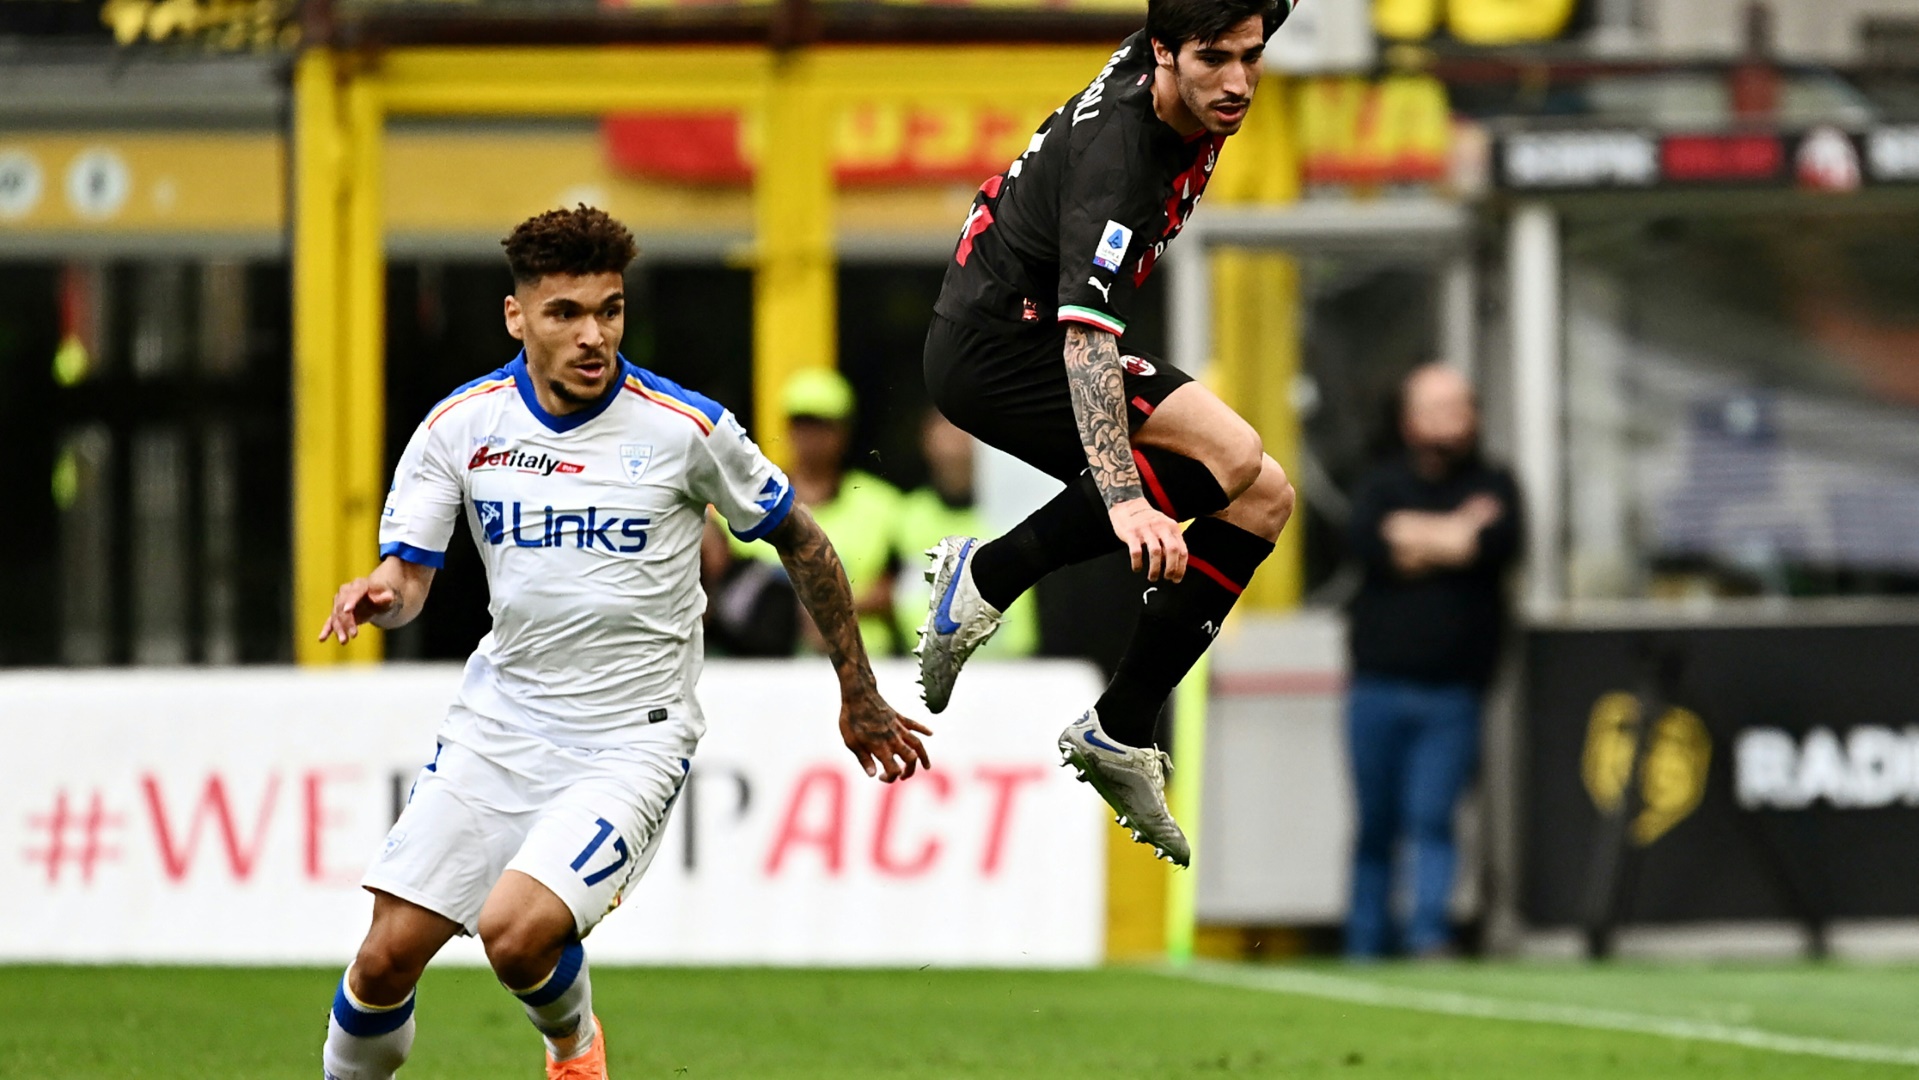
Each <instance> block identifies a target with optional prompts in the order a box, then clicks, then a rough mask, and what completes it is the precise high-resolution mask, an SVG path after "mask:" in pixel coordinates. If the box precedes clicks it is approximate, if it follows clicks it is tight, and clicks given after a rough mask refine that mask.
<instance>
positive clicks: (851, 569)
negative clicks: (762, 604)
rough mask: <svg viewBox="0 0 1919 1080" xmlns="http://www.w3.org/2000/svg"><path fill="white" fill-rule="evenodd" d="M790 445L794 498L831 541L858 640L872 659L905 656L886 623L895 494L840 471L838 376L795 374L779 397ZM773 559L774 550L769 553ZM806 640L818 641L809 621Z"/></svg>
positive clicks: (749, 547) (847, 389)
mask: <svg viewBox="0 0 1919 1080" xmlns="http://www.w3.org/2000/svg"><path fill="white" fill-rule="evenodd" d="M780 405H781V408H782V409H783V410H784V411H785V413H786V421H787V440H788V444H789V445H790V446H791V447H792V451H793V459H792V468H791V469H790V470H789V471H788V475H789V476H790V478H791V479H792V481H793V494H794V495H795V496H796V497H797V498H798V499H799V501H800V502H802V503H804V504H805V505H806V506H807V508H808V509H810V510H811V511H812V512H813V517H814V519H815V520H817V521H818V522H819V523H820V527H821V528H822V529H824V530H826V535H827V536H829V537H831V538H832V540H833V548H834V550H835V551H838V552H839V556H840V562H841V563H843V564H844V565H845V567H846V580H847V582H848V583H849V584H850V585H851V586H852V587H853V603H854V610H856V611H857V612H858V613H859V616H860V636H861V637H862V638H864V639H865V640H866V647H867V650H868V651H869V652H871V653H872V654H873V655H875V656H893V655H898V654H899V653H901V652H904V651H905V650H904V647H903V644H902V642H903V640H904V639H903V638H902V637H901V635H900V631H899V627H898V626H897V625H896V624H895V623H894V621H893V581H894V577H895V571H896V570H897V569H898V566H899V562H898V560H897V558H896V557H895V554H894V551H893V538H894V535H895V533H896V522H897V520H898V517H899V511H900V492H899V489H898V488H896V487H894V486H893V485H891V484H889V483H887V482H886V481H884V480H881V479H880V478H879V477H877V476H874V475H873V474H871V473H868V472H864V471H862V470H859V469H849V468H847V467H846V452H847V447H848V445H849V443H850V442H851V440H852V434H853V427H852V425H853V415H854V401H853V388H852V386H851V385H849V384H848V383H847V381H846V379H845V378H844V377H842V376H841V375H840V373H839V372H837V371H832V370H830V369H826V368H809V369H807V370H805V371H801V372H799V373H797V374H795V375H794V376H793V377H792V378H791V379H789V380H788V381H787V383H786V387H785V389H784V391H783V392H782V394H781V396H780ZM731 547H732V552H733V554H734V556H735V557H738V558H749V559H762V560H765V559H766V553H765V552H762V551H761V550H760V549H761V548H764V547H766V545H765V544H741V543H738V542H734V543H732V544H731ZM774 555H775V557H777V552H776V553H774ZM804 625H805V627H806V635H805V636H806V640H807V641H809V642H812V643H814V644H816V645H817V644H818V642H817V638H818V634H817V632H816V631H814V630H813V628H812V626H811V624H810V623H805V624H804Z"/></svg>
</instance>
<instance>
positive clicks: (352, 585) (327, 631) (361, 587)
mask: <svg viewBox="0 0 1919 1080" xmlns="http://www.w3.org/2000/svg"><path fill="white" fill-rule="evenodd" d="M399 602H400V596H399V594H398V593H396V592H394V591H393V589H392V587H390V586H387V585H376V584H374V583H373V580H372V579H371V578H354V579H353V580H352V581H349V582H347V583H346V584H345V585H342V586H340V591H339V592H337V593H334V594H333V611H332V613H331V614H329V615H328V616H327V620H326V625H325V626H322V627H321V628H320V640H321V641H325V640H326V639H327V638H330V637H337V638H339V639H340V644H342V645H345V644H346V643H347V642H349V641H351V640H353V639H354V638H356V637H359V636H360V624H361V623H364V622H369V621H371V620H372V619H373V617H374V616H375V615H379V614H381V613H382V612H385V611H388V610H391V609H392V607H393V605H394V604H397V603H399Z"/></svg>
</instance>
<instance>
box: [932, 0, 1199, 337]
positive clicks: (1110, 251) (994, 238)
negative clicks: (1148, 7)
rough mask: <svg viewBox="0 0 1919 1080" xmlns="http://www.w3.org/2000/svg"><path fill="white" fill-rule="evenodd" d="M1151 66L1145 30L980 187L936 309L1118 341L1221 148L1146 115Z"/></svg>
mask: <svg viewBox="0 0 1919 1080" xmlns="http://www.w3.org/2000/svg"><path fill="white" fill-rule="evenodd" d="M1153 68H1154V61H1153V46H1152V42H1151V41H1150V40H1148V38H1147V37H1146V32H1145V31H1143V30H1142V31H1140V32H1139V33H1136V34H1134V35H1133V36H1132V37H1129V38H1127V39H1126V41H1125V42H1124V43H1122V44H1121V45H1120V47H1119V48H1118V50H1116V51H1115V52H1114V53H1113V56H1112V59H1110V60H1108V61H1107V62H1106V66H1105V67H1103V68H1101V69H1100V72H1099V75H1098V76H1097V77H1095V78H1094V79H1093V81H1092V83H1091V84H1089V85H1088V86H1087V87H1086V89H1084V90H1081V91H1080V92H1079V93H1077V94H1075V95H1073V97H1072V98H1070V99H1069V100H1068V101H1067V102H1066V104H1065V105H1062V106H1060V107H1059V108H1058V109H1057V110H1055V111H1054V112H1053V114H1052V115H1051V116H1049V117H1047V118H1046V122H1045V123H1043V124H1041V125H1040V127H1039V130H1038V131H1036V132H1034V133H1033V139H1032V142H1030V143H1029V144H1028V145H1027V147H1026V152H1025V153H1024V154H1021V155H1020V156H1019V159H1018V160H1016V161H1014V162H1013V164H1012V165H1011V166H1009V167H1008V168H1007V170H1006V171H1005V172H1003V173H1000V174H999V175H998V176H995V177H993V178H992V179H990V180H988V181H986V183H985V184H983V185H981V187H980V190H979V194H978V195H976V196H974V198H973V205H972V209H971V210H970V211H969V212H968V213H967V216H966V224H965V227H964V228H963V229H962V231H961V234H960V238H959V245H958V247H957V248H956V249H955V250H954V253H953V261H952V263H950V264H949V265H948V266H947V268H946V280H945V281H944V282H943V283H942V284H941V286H940V296H939V301H938V303H936V304H935V305H934V310H935V311H937V312H938V313H939V314H941V315H943V316H945V317H946V318H949V319H952V320H954V321H955V322H961V323H967V324H970V325H974V326H978V327H981V328H982V329H992V328H994V327H1004V326H1007V325H1008V324H1013V325H1015V326H1017V325H1019V324H1022V323H1023V324H1034V323H1051V322H1054V321H1056V320H1057V321H1060V322H1080V323H1084V324H1086V325H1089V326H1094V327H1098V328H1099V329H1102V330H1107V331H1111V332H1112V333H1114V334H1123V333H1125V331H1126V320H1127V317H1128V310H1129V308H1130V306H1131V302H1132V299H1133V295H1134V294H1135V293H1136V292H1137V291H1138V290H1139V287H1140V285H1142V284H1143V283H1144V282H1145V281H1146V278H1147V277H1148V275H1150V274H1152V272H1153V265H1154V264H1155V263H1156V262H1157V261H1158V260H1159V258H1160V256H1161V255H1162V254H1164V253H1165V251H1166V245H1167V243H1168V242H1169V241H1171V240H1172V239H1173V237H1175V236H1177V235H1179V231H1180V229H1181V228H1182V227H1183V226H1184V225H1185V224H1186V219H1187V218H1188V217H1189V216H1191V214H1192V212H1193V208H1194V206H1195V205H1196V204H1198V202H1199V197H1200V194H1201V193H1202V192H1204V191H1205V190H1206V182H1207V180H1208V179H1210V178H1211V177H1212V175H1213V166H1214V164H1215V163H1217V162H1218V160H1219V151H1220V147H1221V146H1222V145H1223V144H1224V143H1225V141H1226V137H1225V136H1223V135H1213V134H1210V133H1208V132H1206V131H1204V130H1201V131H1199V132H1197V133H1195V134H1194V135H1192V136H1189V137H1188V136H1181V135H1180V134H1179V133H1178V132H1176V131H1174V130H1173V129H1172V127H1170V126H1169V125H1168V124H1167V123H1166V122H1165V121H1163V120H1161V119H1159V117H1158V116H1156V115H1154V113H1153V91H1152V82H1153Z"/></svg>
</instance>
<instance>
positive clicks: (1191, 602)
mask: <svg viewBox="0 0 1919 1080" xmlns="http://www.w3.org/2000/svg"><path fill="white" fill-rule="evenodd" d="M1186 552H1187V556H1186V576H1185V577H1183V578H1181V579H1180V580H1179V581H1177V582H1162V583H1160V585H1159V586H1158V587H1157V588H1149V589H1148V590H1147V592H1146V601H1145V603H1144V604H1143V605H1142V606H1141V608H1140V613H1139V625H1137V626H1135V627H1134V628H1133V638H1132V641H1130V642H1129V643H1128V644H1127V646H1126V655H1125V656H1124V657H1122V658H1121V659H1120V662H1119V668H1118V670H1116V671H1115V672H1114V673H1113V681H1112V682H1111V683H1110V684H1108V685H1107V687H1106V693H1104V694H1102V695H1101V696H1100V699H1099V703H1098V705H1096V706H1095V708H1097V709H1098V710H1099V723H1100V726H1101V727H1103V728H1105V729H1106V734H1108V735H1111V736H1112V737H1113V738H1115V739H1117V740H1119V741H1120V742H1122V743H1124V744H1126V745H1127V746H1150V745H1152V742H1153V726H1154V722H1155V721H1156V720H1158V718H1159V710H1160V707H1161V706H1162V705H1164V704H1165V703H1166V698H1167V697H1168V695H1170V694H1172V692H1173V687H1175V686H1178V685H1179V681H1180V680H1181V679H1183V678H1185V677H1186V673H1187V672H1188V671H1190V670H1192V667H1193V665H1194V664H1196V663H1198V662H1199V657H1200V654H1201V653H1204V652H1205V651H1206V649H1207V647H1208V646H1210V645H1211V644H1212V643H1213V638H1214V637H1215V636H1216V635H1217V634H1218V633H1219V628H1220V626H1221V625H1222V624H1224V623H1225V622H1226V614H1227V613H1228V612H1230V611H1232V610H1233V604H1234V602H1235V601H1237V600H1238V599H1239V594H1240V593H1241V592H1244V591H1245V589H1246V585H1247V583H1248V582H1250V581H1252V580H1253V571H1255V570H1257V569H1259V564H1260V563H1262V562H1264V561H1265V560H1266V556H1268V555H1271V554H1272V553H1273V542H1272V541H1271V540H1267V539H1265V538H1263V537H1259V536H1254V535H1253V534H1252V533H1249V532H1247V531H1246V530H1244V529H1242V528H1240V527H1239V526H1237V525H1229V524H1227V523H1226V522H1224V521H1221V520H1219V519H1218V518H1200V519H1199V520H1198V521H1195V522H1193V523H1192V525H1190V526H1188V527H1187V529H1186Z"/></svg>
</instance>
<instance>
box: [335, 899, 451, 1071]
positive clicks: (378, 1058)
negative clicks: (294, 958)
mask: <svg viewBox="0 0 1919 1080" xmlns="http://www.w3.org/2000/svg"><path fill="white" fill-rule="evenodd" d="M459 929H460V927H459V924H458V923H456V922H454V921H453V920H451V919H448V918H446V917H445V916H442V915H439V914H436V913H434V912H431V911H428V910H427V909H425V908H423V907H420V906H418V905H417V904H411V903H408V902H407V901H405V900H401V899H400V898H398V897H396V896H393V895H391V894H388V893H384V892H379V891H375V892H374V894H373V925H372V926H371V927H370V928H369V929H368V930H367V935H366V940H365V941H363V942H361V943H360V951H359V952H358V953H357V954H356V955H355V956H354V958H353V966H352V967H349V968H348V969H347V971H346V974H345V975H343V976H342V977H341V978H340V985H339V986H338V987H337V988H336V989H335V991H334V994H333V1007H332V1009H331V1010H330V1012H329V1014H328V1017H327V1038H326V1047H325V1049H324V1050H323V1051H322V1052H321V1067H322V1068H323V1069H325V1071H326V1072H325V1075H326V1076H327V1078H328V1080H389V1078H390V1077H392V1075H393V1073H394V1071H395V1070H397V1069H398V1068H399V1067H400V1066H401V1065H402V1064H404V1063H405V1062H406V1057H407V1053H408V1052H409V1051H410V1050H411V1049H412V1048H413V1029H414V1023H413V1002H414V987H415V986H416V985H418V984H419V981H420V973H421V972H422V971H424V970H425V969H426V965H427V962H428V961H429V960H431V959H433V955H434V954H435V953H437V952H439V951H440V946H442V945H445V944H446V942H447V940H448V939H449V938H451V937H452V936H453V935H454V934H455V933H457V932H458V931H459Z"/></svg>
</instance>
